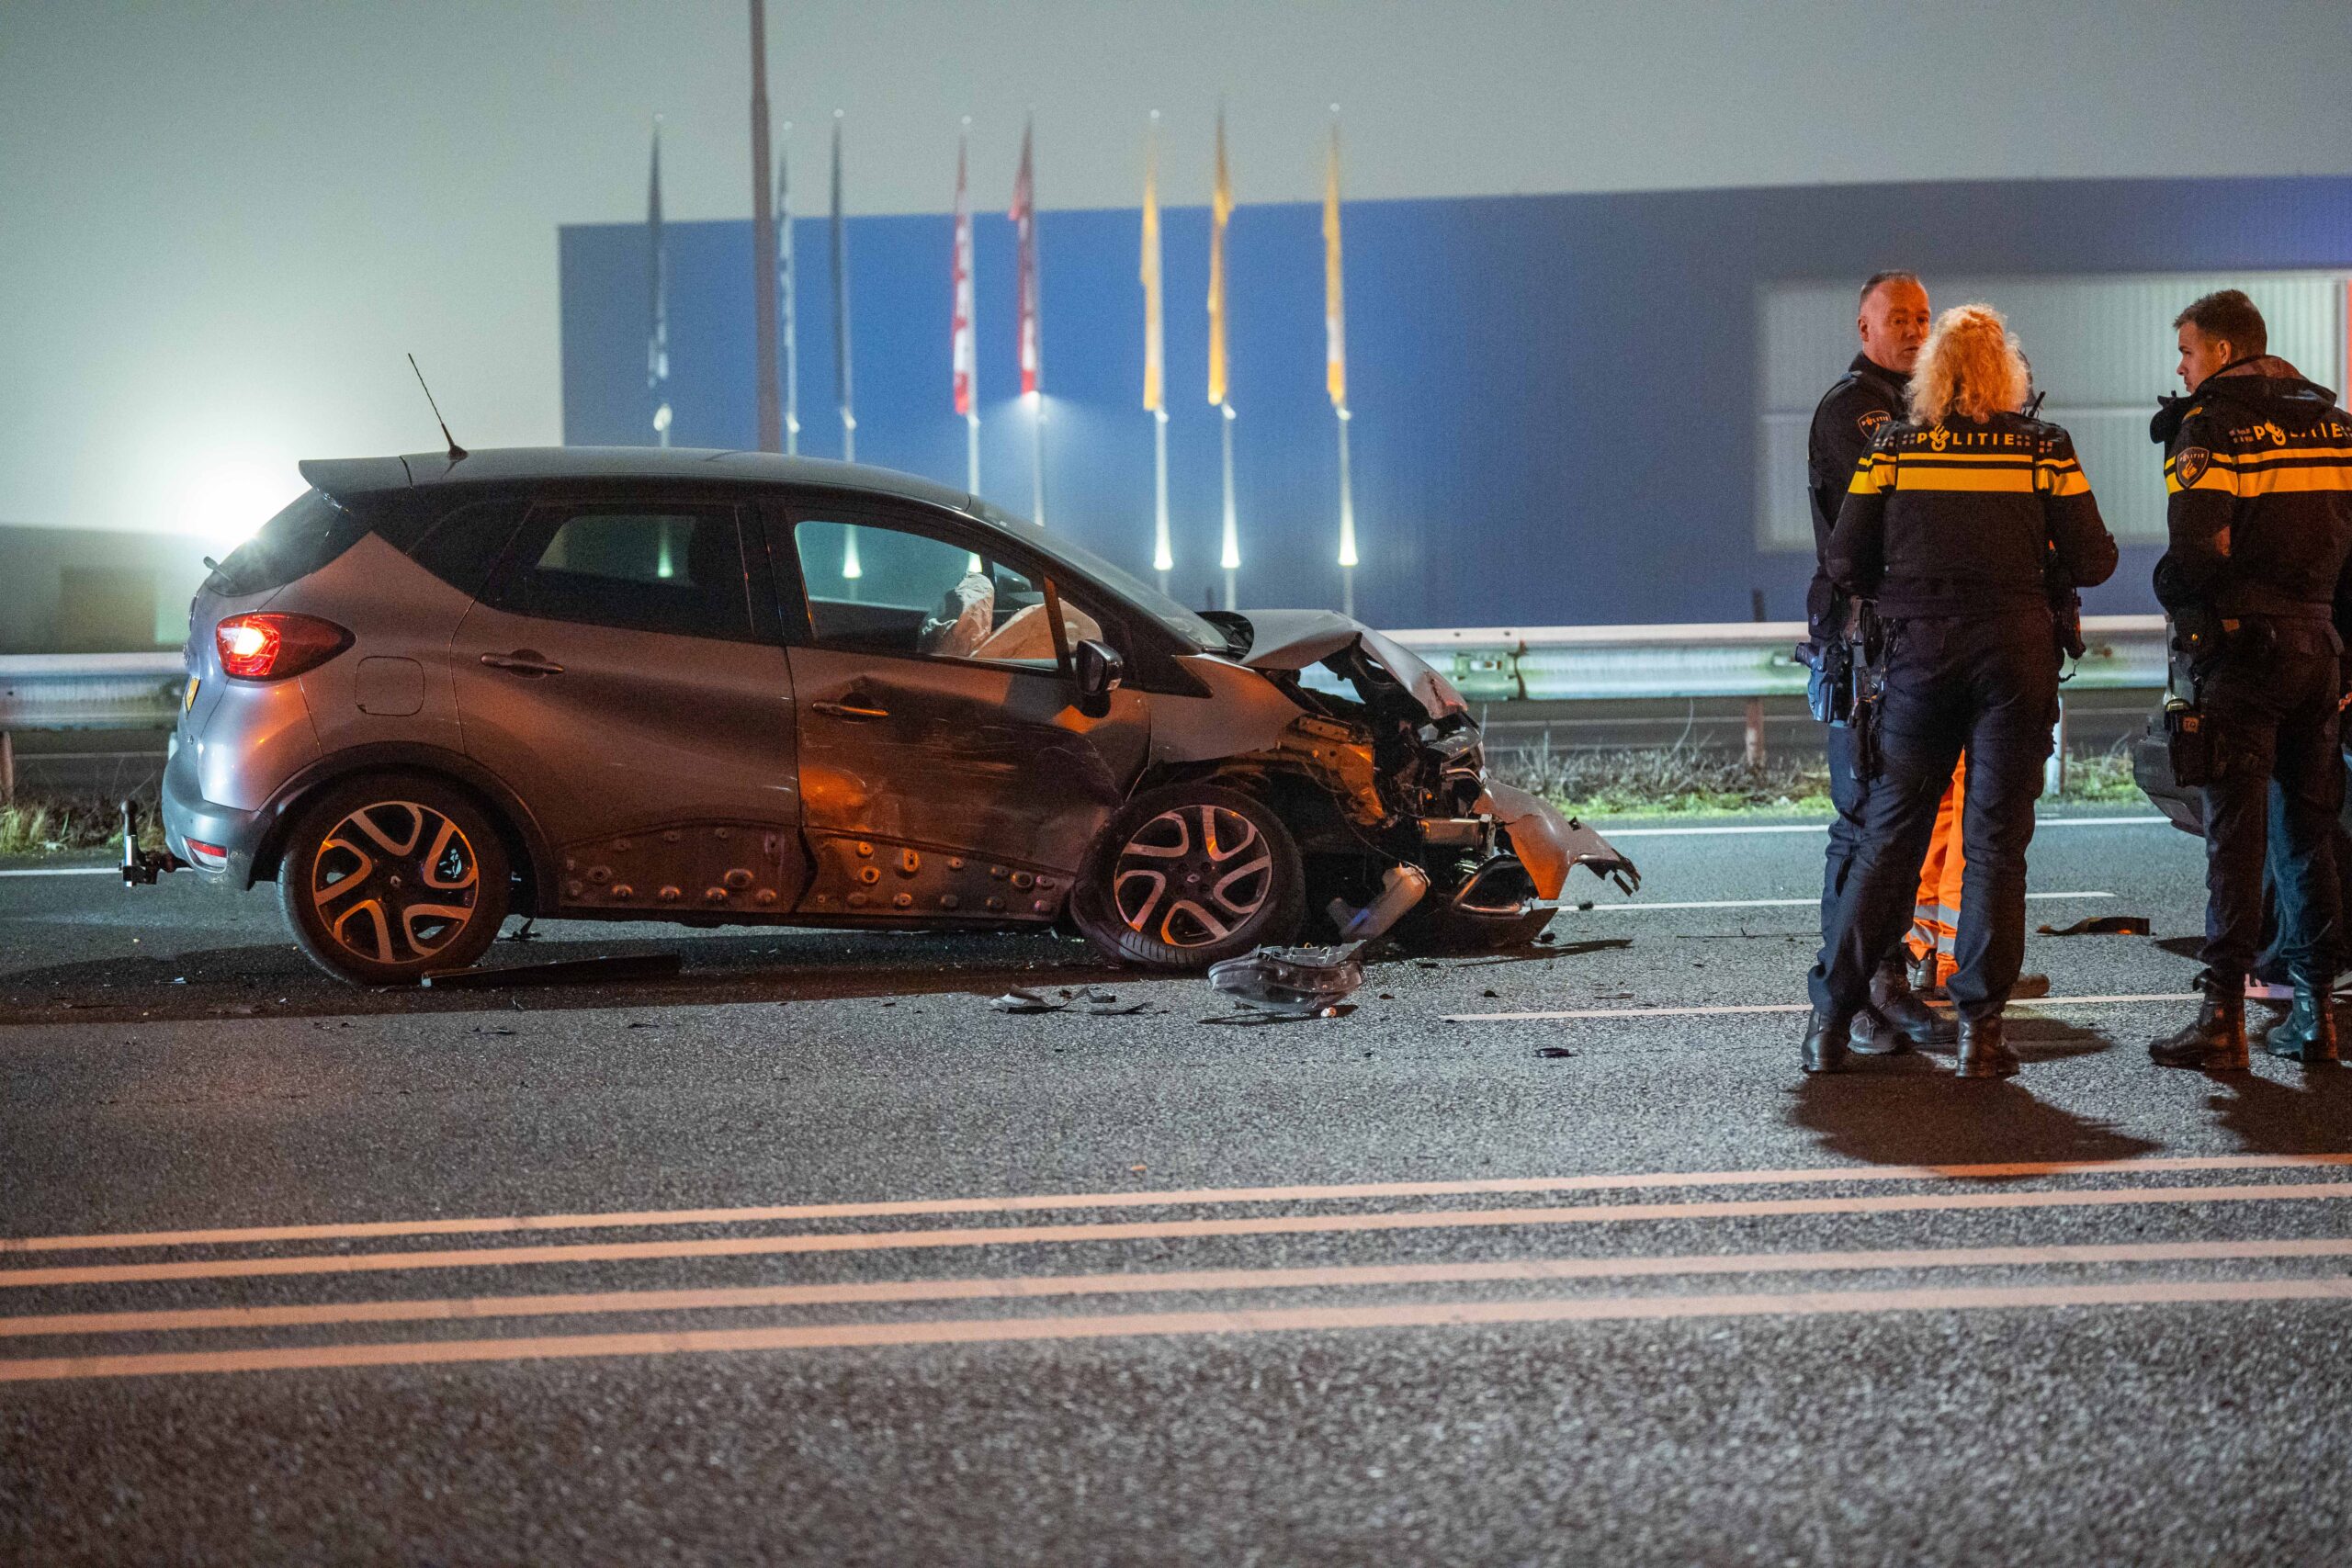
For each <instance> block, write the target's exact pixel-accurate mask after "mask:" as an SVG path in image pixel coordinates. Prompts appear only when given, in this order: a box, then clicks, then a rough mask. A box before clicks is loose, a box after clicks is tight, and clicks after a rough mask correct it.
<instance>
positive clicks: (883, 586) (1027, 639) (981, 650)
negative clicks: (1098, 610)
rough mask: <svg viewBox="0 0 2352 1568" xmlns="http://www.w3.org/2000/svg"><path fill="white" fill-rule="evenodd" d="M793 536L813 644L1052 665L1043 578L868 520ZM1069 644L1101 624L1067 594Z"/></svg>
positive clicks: (805, 528)
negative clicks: (873, 523) (806, 601)
mask: <svg viewBox="0 0 2352 1568" xmlns="http://www.w3.org/2000/svg"><path fill="white" fill-rule="evenodd" d="M792 542H793V549H794V552H795V554H796V555H797V558H798V559H799V562H800V578H801V581H802V583H803V585H804V586H805V588H806V590H807V592H808V595H809V627H810V630H811V632H812V634H813V635H814V637H815V639H816V642H817V644H818V646H819V647H820V648H835V649H853V650H857V651H863V652H868V653H881V654H892V655H897V656H899V657H902V658H910V659H970V660H981V661H984V662H988V663H999V664H1021V665H1027V666H1031V667H1035V668H1042V669H1052V668H1054V666H1055V664H1056V654H1055V648H1054V630H1053V626H1052V624H1051V623H1050V622H1049V621H1048V620H1047V619H1046V591H1045V584H1044V583H1043V582H1042V581H1039V579H1038V578H1037V577H1035V576H1034V575H1032V574H1031V573H1029V572H1027V571H1024V570H1021V569H1019V568H1016V567H1013V566H1012V565H1009V564H1008V563H1006V562H1003V561H1000V560H990V559H988V558H984V557H982V556H980V555H978V554H975V553H974V552H973V551H971V550H970V549H969V548H968V547H966V546H964V545H960V544H952V543H950V542H948V541H946V540H944V539H934V538H932V537H931V536H928V535H923V534H916V533H910V532H908V531H906V530H903V529H899V528H888V527H877V526H876V525H872V524H865V523H846V522H832V521H829V520H822V519H809V520H807V521H804V522H801V523H797V524H796V525H794V526H793V530H792ZM1060 604H1061V612H1062V627H1063V631H1064V634H1065V637H1066V639H1067V641H1068V642H1069V644H1071V645H1073V646H1074V645H1076V644H1077V643H1079V642H1080V641H1082V640H1084V639H1087V638H1094V639H1096V640H1101V639H1102V638H1103V623H1102V621H1101V620H1100V619H1099V618H1097V617H1096V616H1095V615H1091V614H1090V613H1089V612H1088V611H1087V610H1086V609H1085V608H1083V607H1082V606H1080V604H1075V603H1073V602H1072V601H1071V600H1069V598H1068V597H1066V596H1065V597H1063V598H1062V599H1061V600H1060Z"/></svg>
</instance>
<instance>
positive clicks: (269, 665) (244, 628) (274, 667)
mask: <svg viewBox="0 0 2352 1568" xmlns="http://www.w3.org/2000/svg"><path fill="white" fill-rule="evenodd" d="M212 640H213V642H214V643H215V644H216V645H218V646H219V648H220V670H221V672H222V673H223V674H227V675H234V676H235V677H236V678H237V679H239V680H241V681H283V680H285V679H286V678H287V677H288V675H300V673H302V671H305V670H315V669H317V668H318V667H319V666H320V665H322V664H324V663H325V662H326V661H327V660H330V659H333V658H334V656H335V655H336V654H338V653H341V652H342V651H343V650H344V649H346V648H349V647H350V646H351V634H350V633H349V632H347V631H345V630H344V629H343V628H342V627H341V626H336V625H335V624H334V622H333V621H322V620H321V619H319V618H318V617H317V616H316V615H276V614H270V613H267V612H265V613H263V614H260V615H231V616H230V617H229V618H228V619H227V620H225V621H222V622H221V623H220V625H219V626H214V627H213V628H212Z"/></svg>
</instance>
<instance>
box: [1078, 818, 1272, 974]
mask: <svg viewBox="0 0 2352 1568" xmlns="http://www.w3.org/2000/svg"><path fill="white" fill-rule="evenodd" d="M1305 909H1306V871H1305V869H1304V868H1303V867H1302V865H1301V864H1300V863H1299V857H1298V844H1297V842H1296V840H1294V839H1292V837H1291V836H1290V829H1288V828H1285V827H1284V826H1283V820H1282V818H1280V817H1277V816H1276V815H1275V814H1274V811H1273V808H1272V807H1270V806H1268V805H1266V804H1265V802H1263V801H1261V800H1259V799H1257V798H1255V797H1254V796H1251V795H1244V794H1242V793H1241V792H1240V791H1239V790H1236V789H1228V788H1227V787H1225V786H1224V785H1222V784H1170V785H1167V786H1165V787H1164V788H1160V789H1155V790H1151V791H1148V792H1147V793H1145V794H1143V795H1137V796H1136V798H1135V799H1133V800H1131V801H1129V802H1128V803H1127V804H1126V806H1125V807H1124V808H1122V809H1121V810H1120V811H1119V813H1118V814H1117V815H1116V816H1114V817H1113V818H1111V820H1110V822H1109V823H1108V824H1106V825H1105V826H1104V828H1103V831H1102V833H1101V835H1100V836H1099V837H1098V838H1097V839H1096V840H1095V843H1094V848H1093V851H1092V852H1091V853H1090V854H1089V856H1088V858H1087V866H1086V869H1085V871H1084V872H1083V873H1081V874H1080V877H1079V879H1078V886H1077V887H1076V888H1075V889H1073V890H1072V892H1071V894H1070V914H1071V918H1072V919H1075V920H1076V921H1077V922H1078V929H1079V930H1080V931H1083V932H1084V933H1085V934H1086V939H1087V941H1089V942H1092V943H1093V944H1094V946H1095V948H1096V949H1097V950H1098V951H1100V952H1101V953H1104V954H1106V955H1107V956H1109V957H1111V958H1114V959H1116V960H1117V961H1118V962H1120V963H1122V964H1135V965H1136V966H1138V967H1140V968H1145V969H1165V970H1172V971H1178V972H1183V971H1190V970H1199V969H1205V968H1207V967H1208V966H1209V965H1210V964H1216V963H1217V962H1219V961H1221V960H1223V959H1227V958H1234V957H1238V956H1239V955H1240V954H1242V953H1248V952H1250V950H1251V949H1252V948H1257V947H1261V946H1269V945H1271V946H1281V945H1283V944H1284V943H1286V942H1295V941H1296V940H1297V939H1298V929H1299V922H1300V918H1301V916H1302V914H1303V913H1304V911H1305Z"/></svg>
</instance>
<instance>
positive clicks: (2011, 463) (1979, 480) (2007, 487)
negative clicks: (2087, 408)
mask: <svg viewBox="0 0 2352 1568" xmlns="http://www.w3.org/2000/svg"><path fill="white" fill-rule="evenodd" d="M1894 488H1895V489H1896V490H1897V491H1973V492H1978V493H1983V492H1986V491H1991V492H1995V493H1998V494H2007V495H2030V494H2031V493H2032V492H2033V491H2034V490H2035V489H2036V488H2037V487H2036V486H2035V484H2034V482H2033V459H2031V458H2030V457H2008V458H2005V459H2002V460H1999V461H1997V462H1985V461H1984V460H1983V459H1981V458H1980V459H1977V460H1975V461H1972V462H1960V463H1955V462H1952V461H1951V460H1950V459H1948V458H1946V457H1941V456H1929V455H1928V454H1925V453H1918V454H1914V455H1913V456H1911V457H1908V458H1906V459H1905V461H1904V462H1903V463H1902V464H1901V465H1900V466H1899V467H1898V468H1897V469H1896V471H1895V477H1894Z"/></svg>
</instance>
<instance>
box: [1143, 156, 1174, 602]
mask: <svg viewBox="0 0 2352 1568" xmlns="http://www.w3.org/2000/svg"><path fill="white" fill-rule="evenodd" d="M1161 259H1162V254H1161V247H1160V243H1159V110H1158V109H1154V110H1152V111H1151V120H1150V129H1149V130H1148V132H1147V134H1146V139H1145V142H1144V176H1143V265H1142V269H1141V271H1142V280H1143V356H1144V367H1143V406H1144V407H1145V409H1146V410H1148V412H1150V414H1151V475H1152V483H1151V493H1152V523H1151V570H1153V571H1154V572H1156V573H1158V574H1159V591H1160V592H1162V593H1165V592H1168V574H1169V573H1170V571H1172V570H1175V566H1176V558H1175V554H1174V552H1173V551H1171V550H1170V547H1169V540H1168V376H1167V364H1166V361H1167V332H1166V294H1165V289H1164V287H1163V285H1164V283H1165V281H1166V280H1165V278H1164V276H1162V274H1161V271H1160V262H1161Z"/></svg>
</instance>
